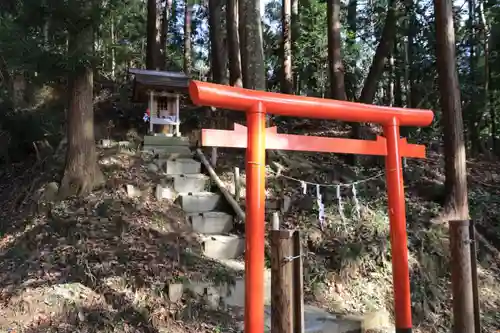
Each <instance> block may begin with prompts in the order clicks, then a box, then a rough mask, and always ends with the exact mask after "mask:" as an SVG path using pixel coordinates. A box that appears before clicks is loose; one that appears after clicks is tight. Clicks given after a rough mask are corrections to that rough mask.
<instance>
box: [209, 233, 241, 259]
mask: <svg viewBox="0 0 500 333" xmlns="http://www.w3.org/2000/svg"><path fill="white" fill-rule="evenodd" d="M202 245H203V254H204V255H205V256H206V257H208V258H212V259H234V258H238V257H239V256H241V255H242V254H243V253H244V252H245V238H243V237H239V236H236V235H228V236H226V235H212V236H209V237H206V238H205V239H204V240H203V241H202Z"/></svg>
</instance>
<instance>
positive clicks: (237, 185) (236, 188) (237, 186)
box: [234, 167, 279, 229]
mask: <svg viewBox="0 0 500 333" xmlns="http://www.w3.org/2000/svg"><path fill="white" fill-rule="evenodd" d="M240 198H241V178H240V168H238V167H235V168H234V199H236V201H239V200H240ZM278 229H279V228H278Z"/></svg>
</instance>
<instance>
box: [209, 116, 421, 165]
mask: <svg viewBox="0 0 500 333" xmlns="http://www.w3.org/2000/svg"><path fill="white" fill-rule="evenodd" d="M201 144H202V146H206V147H228V148H246V147H247V128H246V127H245V126H243V125H240V124H234V130H232V131H231V130H214V129H203V130H202V132H201ZM266 149H277V150H295V151H313V152H321V153H341V154H359V155H378V156H386V155H387V143H386V139H385V138H384V137H382V136H377V139H376V140H355V139H344V138H327V137H319V136H305V135H295V134H278V132H277V128H276V127H269V128H266ZM399 149H400V153H401V156H403V157H415V158H425V146H424V145H416V144H411V143H408V141H407V140H406V138H401V139H400V140H399Z"/></svg>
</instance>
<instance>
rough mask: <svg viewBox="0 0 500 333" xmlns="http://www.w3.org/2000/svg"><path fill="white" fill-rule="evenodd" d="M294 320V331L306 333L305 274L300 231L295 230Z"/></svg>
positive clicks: (295, 332)
mask: <svg viewBox="0 0 500 333" xmlns="http://www.w3.org/2000/svg"><path fill="white" fill-rule="evenodd" d="M293 256H294V257H295V259H294V260H293V293H294V295H293V312H294V313H293V321H294V333H304V275H303V269H302V267H303V260H302V245H301V243H300V232H299V230H295V231H294V232H293Z"/></svg>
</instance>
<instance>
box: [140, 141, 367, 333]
mask: <svg viewBox="0 0 500 333" xmlns="http://www.w3.org/2000/svg"><path fill="white" fill-rule="evenodd" d="M143 152H144V153H147V154H148V153H149V154H153V156H154V160H153V161H154V163H155V164H156V166H157V169H158V172H159V173H160V175H161V176H162V179H161V181H160V183H159V184H158V185H157V187H156V198H157V199H158V200H164V199H169V200H176V201H177V202H178V203H179V204H180V206H181V207H182V209H183V210H184V212H185V213H186V218H187V222H188V223H189V224H190V225H191V228H192V230H193V231H194V232H195V233H198V234H199V235H200V241H201V243H202V249H203V254H204V256H206V257H207V258H211V259H214V260H216V261H218V262H220V263H222V264H224V265H225V266H227V267H228V268H229V269H232V270H236V271H241V272H242V273H244V269H245V266H244V262H243V258H242V256H243V253H244V250H245V239H244V237H242V236H239V235H236V234H232V233H231V232H232V230H233V222H234V217H233V215H231V214H230V213H228V211H230V210H228V209H227V203H226V201H225V198H224V197H223V195H221V194H219V193H215V192H212V191H210V183H211V182H210V177H209V176H207V175H205V174H204V173H202V163H201V162H199V161H197V160H196V159H195V158H194V157H193V156H194V154H193V152H192V151H191V149H190V147H189V139H188V138H185V137H166V136H145V137H144V145H143ZM283 204H284V205H285V206H288V205H289V203H282V204H281V205H283ZM242 275H243V277H241V278H237V279H236V281H234V283H222V284H220V283H219V284H218V285H215V284H214V283H206V282H189V283H174V284H171V285H170V286H169V291H168V296H169V298H170V300H171V301H173V302H176V301H178V300H179V299H180V298H181V297H182V296H183V295H184V293H185V292H186V291H189V292H191V293H193V294H196V295H199V296H202V297H203V298H204V299H205V301H206V303H207V304H208V305H209V306H211V307H212V308H220V307H221V306H222V307H225V306H230V307H239V308H243V307H244V301H245V296H244V295H245V280H244V274H242ZM264 275H265V280H264V285H265V293H264V294H265V303H266V311H265V317H266V331H267V332H269V331H270V316H271V311H270V306H269V305H270V301H271V274H270V271H269V270H267V271H265V272H264ZM304 324H305V333H347V332H351V333H354V332H363V331H364V330H363V329H362V326H363V324H362V322H361V321H358V320H346V319H342V318H339V317H337V316H335V315H333V314H330V313H327V312H326V311H324V310H322V309H319V308H315V307H310V306H306V307H305V313H304Z"/></svg>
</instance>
